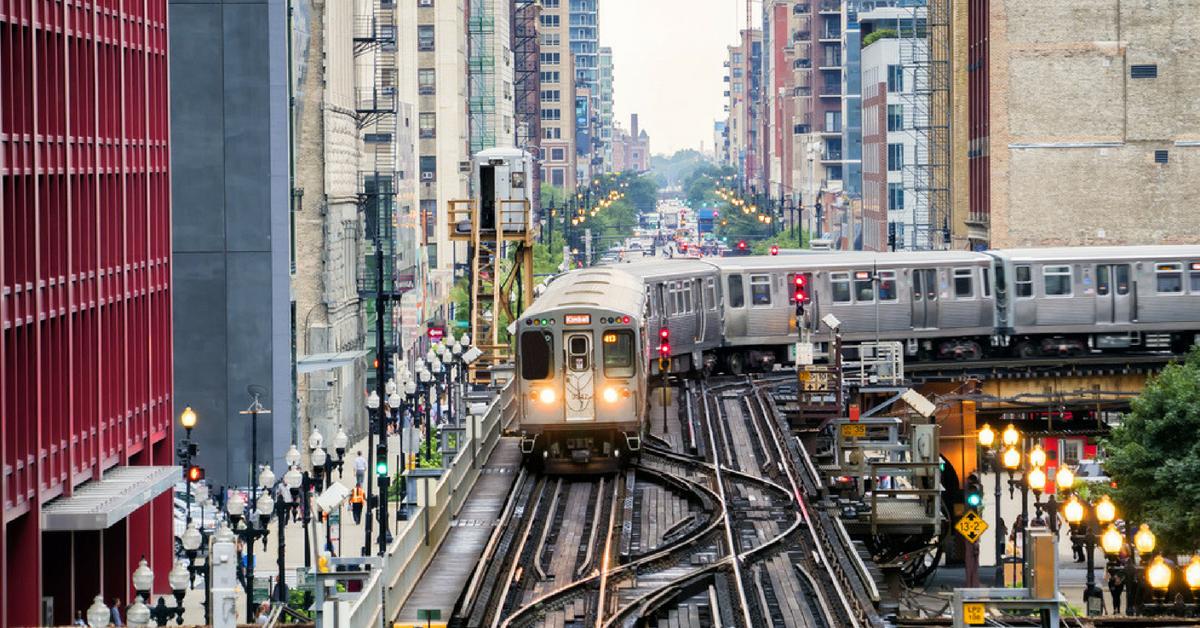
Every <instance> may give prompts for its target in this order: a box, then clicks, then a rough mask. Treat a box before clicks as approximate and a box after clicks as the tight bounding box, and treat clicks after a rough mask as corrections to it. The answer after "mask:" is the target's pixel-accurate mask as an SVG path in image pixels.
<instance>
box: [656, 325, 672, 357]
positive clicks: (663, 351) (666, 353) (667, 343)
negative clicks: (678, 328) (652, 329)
mask: <svg viewBox="0 0 1200 628" xmlns="http://www.w3.org/2000/svg"><path fill="white" fill-rule="evenodd" d="M658 355H659V357H662V358H669V357H671V330H669V329H667V328H666V327H663V328H662V329H660V330H658Z"/></svg>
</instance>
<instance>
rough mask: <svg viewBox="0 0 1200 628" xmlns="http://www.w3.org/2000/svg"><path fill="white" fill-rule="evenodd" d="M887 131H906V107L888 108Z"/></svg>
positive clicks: (889, 106)
mask: <svg viewBox="0 0 1200 628" xmlns="http://www.w3.org/2000/svg"><path fill="white" fill-rule="evenodd" d="M887 130H889V131H903V130H904V105H888V106H887Z"/></svg>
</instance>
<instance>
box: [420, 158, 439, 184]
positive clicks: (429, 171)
mask: <svg viewBox="0 0 1200 628" xmlns="http://www.w3.org/2000/svg"><path fill="white" fill-rule="evenodd" d="M426 175H428V176H426ZM436 176H437V157H434V156H432V155H425V156H423V157H421V178H422V179H426V180H428V179H432V178H434V177H436Z"/></svg>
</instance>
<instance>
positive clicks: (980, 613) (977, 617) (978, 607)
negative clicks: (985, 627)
mask: <svg viewBox="0 0 1200 628" xmlns="http://www.w3.org/2000/svg"><path fill="white" fill-rule="evenodd" d="M963 622H965V623H967V624H970V625H972V626H978V625H980V624H986V623H987V616H986V613H985V612H984V608H983V604H963Z"/></svg>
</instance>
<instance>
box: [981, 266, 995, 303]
mask: <svg viewBox="0 0 1200 628" xmlns="http://www.w3.org/2000/svg"><path fill="white" fill-rule="evenodd" d="M979 271H980V272H979V276H980V277H981V278H982V279H983V281H982V282H981V284H980V285H982V286H983V296H984V297H985V298H986V297H990V296H992V282H991V277H990V275H991V272H992V271H991V269H990V268H986V267H985V268H980V269H979Z"/></svg>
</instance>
